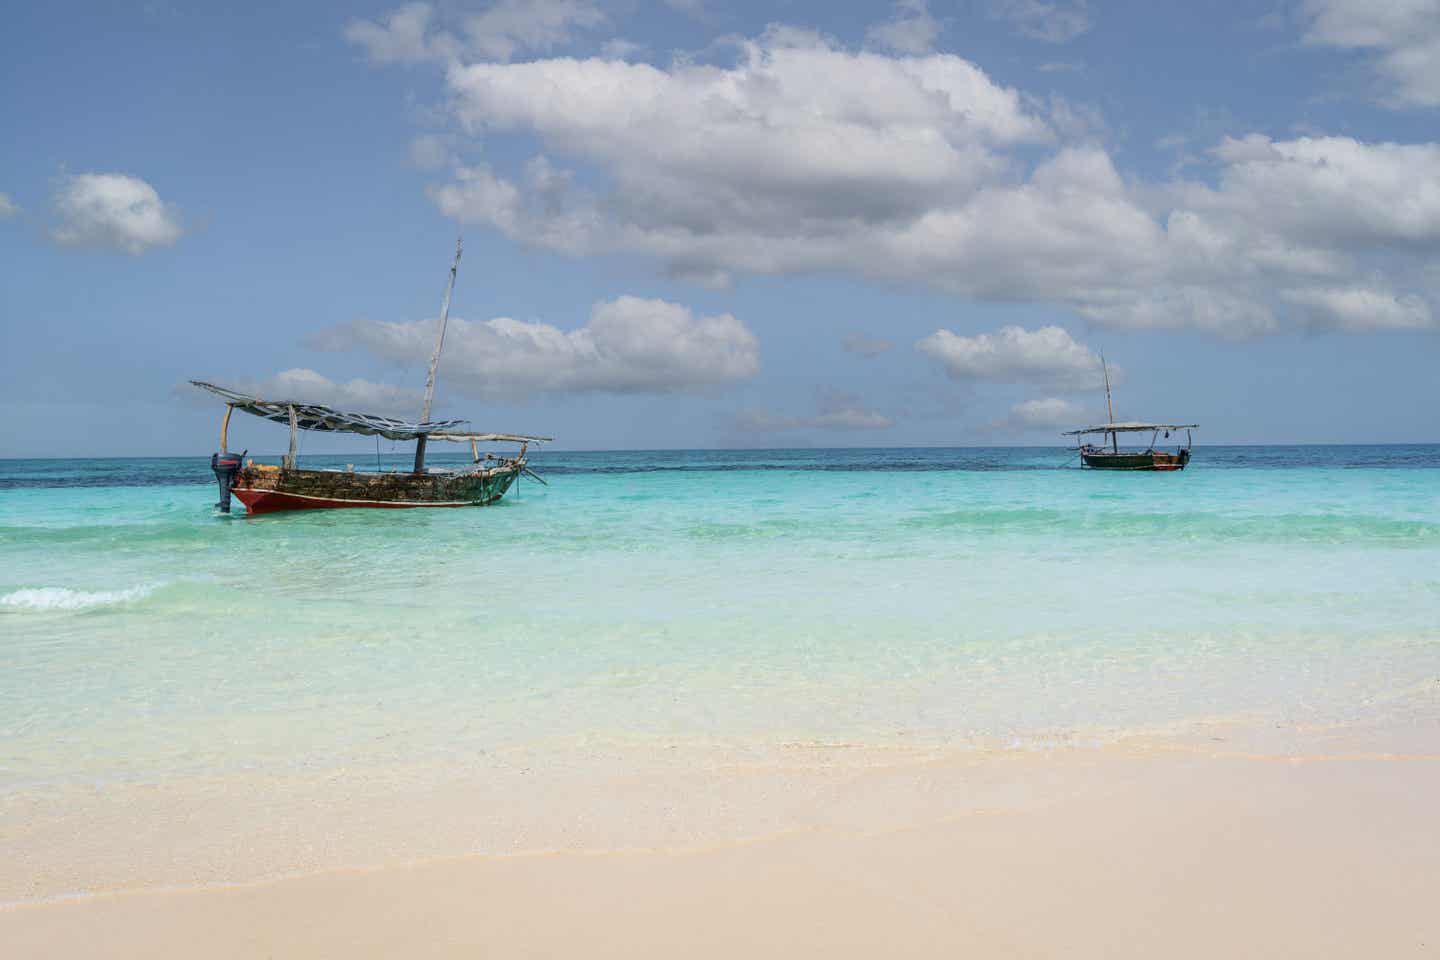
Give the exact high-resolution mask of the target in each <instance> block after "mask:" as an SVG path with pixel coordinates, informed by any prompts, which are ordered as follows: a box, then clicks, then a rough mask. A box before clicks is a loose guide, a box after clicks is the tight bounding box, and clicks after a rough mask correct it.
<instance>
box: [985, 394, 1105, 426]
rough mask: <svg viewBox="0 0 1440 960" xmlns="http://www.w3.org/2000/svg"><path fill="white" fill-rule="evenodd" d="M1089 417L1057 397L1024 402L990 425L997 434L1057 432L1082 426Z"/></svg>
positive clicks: (1073, 405) (1078, 407) (1081, 410)
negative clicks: (1038, 431)
mask: <svg viewBox="0 0 1440 960" xmlns="http://www.w3.org/2000/svg"><path fill="white" fill-rule="evenodd" d="M1088 417H1089V415H1088V414H1087V413H1086V412H1085V410H1084V409H1083V408H1081V407H1080V406H1079V405H1078V404H1074V403H1071V402H1070V401H1069V400H1063V399H1061V398H1059V397H1042V398H1039V399H1036V400H1025V401H1022V402H1020V403H1017V404H1015V405H1014V406H1012V407H1011V408H1010V412H1009V414H1008V415H1007V416H1006V417H1004V418H1003V419H1001V420H997V421H995V422H994V423H992V424H991V425H990V428H991V429H992V430H995V431H998V432H1015V433H1021V432H1026V431H1031V430H1052V429H1053V430H1058V429H1061V428H1064V427H1074V426H1076V425H1079V424H1083V423H1084V422H1085V421H1086V420H1087V419H1088Z"/></svg>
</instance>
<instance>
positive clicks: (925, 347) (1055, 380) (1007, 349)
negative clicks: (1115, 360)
mask: <svg viewBox="0 0 1440 960" xmlns="http://www.w3.org/2000/svg"><path fill="white" fill-rule="evenodd" d="M915 349H917V350H919V351H920V352H921V353H924V354H926V355H928V356H929V357H931V358H933V359H934V360H936V361H937V362H939V364H940V365H941V366H942V367H943V368H944V370H945V372H946V373H947V374H948V375H949V376H950V378H951V379H952V380H960V381H976V380H988V381H991V382H994V383H1038V384H1044V385H1046V386H1049V387H1051V388H1053V389H1066V390H1088V389H1091V388H1093V387H1096V386H1098V385H1100V384H1101V383H1102V382H1103V374H1102V369H1101V361H1100V357H1099V356H1098V355H1097V354H1096V353H1095V352H1094V351H1092V350H1091V349H1090V348H1089V347H1086V346H1085V345H1084V344H1080V343H1076V342H1075V340H1074V339H1073V338H1072V337H1071V336H1070V334H1069V333H1068V332H1067V331H1066V330H1065V329H1064V328H1063V327H1041V328H1040V329H1038V330H1026V329H1025V328H1024V327H1014V326H1011V327H1001V328H1000V329H999V330H997V331H996V332H994V333H981V334H976V335H975V336H973V337H962V336H960V335H959V334H956V333H952V332H951V331H949V330H937V331H935V332H934V333H932V334H931V335H930V336H928V337H926V338H925V339H923V340H921V341H920V342H918V343H916V344H915ZM1115 373H1116V374H1118V373H1119V371H1118V369H1117V370H1116V371H1115ZM1112 379H1113V377H1112Z"/></svg>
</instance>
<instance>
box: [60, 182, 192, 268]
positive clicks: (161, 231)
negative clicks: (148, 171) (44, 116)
mask: <svg viewBox="0 0 1440 960" xmlns="http://www.w3.org/2000/svg"><path fill="white" fill-rule="evenodd" d="M54 201H55V212H56V214H57V215H58V216H59V219H60V222H59V223H58V224H56V225H55V226H54V227H53V228H51V230H50V236H51V238H52V239H54V241H55V242H56V243H58V244H61V245H62V246H67V247H94V248H98V249H108V250H116V251H120V252H122V253H128V254H131V255H136V256H138V255H139V254H142V253H144V252H145V251H147V250H150V249H152V248H154V247H168V246H170V245H172V244H173V243H175V241H176V240H179V239H180V235H181V233H183V232H184V231H183V230H182V229H181V227H180V223H179V221H178V220H177V219H176V216H175V211H174V210H173V209H172V208H171V207H170V206H169V205H168V204H166V203H165V202H163V201H162V200H161V199H160V195H159V194H158V193H156V192H155V188H154V187H152V186H150V184H148V183H146V182H145V181H144V180H141V179H140V178H139V177H131V176H127V175H126V174H123V173H79V174H75V175H73V176H69V177H66V178H65V179H64V180H63V181H62V182H61V184H60V186H59V189H58V190H57V191H56V193H55V198H54Z"/></svg>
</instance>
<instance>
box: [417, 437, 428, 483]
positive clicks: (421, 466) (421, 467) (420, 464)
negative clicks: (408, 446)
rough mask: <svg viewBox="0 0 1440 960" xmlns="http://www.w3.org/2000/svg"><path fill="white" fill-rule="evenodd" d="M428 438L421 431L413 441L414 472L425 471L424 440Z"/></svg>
mask: <svg viewBox="0 0 1440 960" xmlns="http://www.w3.org/2000/svg"><path fill="white" fill-rule="evenodd" d="M428 439H429V437H428V436H427V435H426V434H423V433H422V434H420V436H419V438H418V439H416V441H415V472H416V473H424V472H425V441H426V440H428Z"/></svg>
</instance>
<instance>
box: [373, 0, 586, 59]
mask: <svg viewBox="0 0 1440 960" xmlns="http://www.w3.org/2000/svg"><path fill="white" fill-rule="evenodd" d="M440 20H441V17H440V16H439V15H438V14H437V11H436V8H435V7H434V6H433V5H431V4H429V3H407V4H405V5H404V6H401V7H399V8H397V9H395V10H394V11H392V12H391V13H390V14H388V15H387V16H385V17H383V18H382V19H381V20H380V21H379V22H375V21H370V20H353V21H351V22H350V23H349V24H348V25H347V26H346V27H345V31H344V32H345V39H346V40H349V41H350V42H351V43H353V44H355V45H356V46H359V47H363V48H364V49H365V51H366V52H367V53H368V54H369V56H370V59H371V61H373V62H375V63H396V62H398V63H407V62H408V63H414V62H419V61H423V60H453V59H456V58H458V57H460V56H462V55H464V54H470V55H474V56H480V57H485V58H488V59H494V60H508V59H510V58H511V57H512V56H514V55H515V54H516V53H519V52H522V51H526V50H539V51H549V50H552V49H554V48H556V47H560V46H564V45H565V44H568V43H570V42H571V40H572V39H573V38H574V36H575V34H576V33H577V32H579V31H583V30H588V29H593V28H595V27H598V26H600V25H601V24H603V23H605V14H604V13H603V12H602V11H601V10H600V8H599V7H598V6H597V5H596V4H595V3H594V2H592V0H495V2H494V3H491V4H490V5H489V6H488V7H486V8H485V9H484V10H481V11H480V12H478V13H471V14H465V15H460V16H457V17H454V18H453V22H451V21H448V20H447V22H446V25H445V27H443V28H442V27H441V26H440V23H439V21H440Z"/></svg>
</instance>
